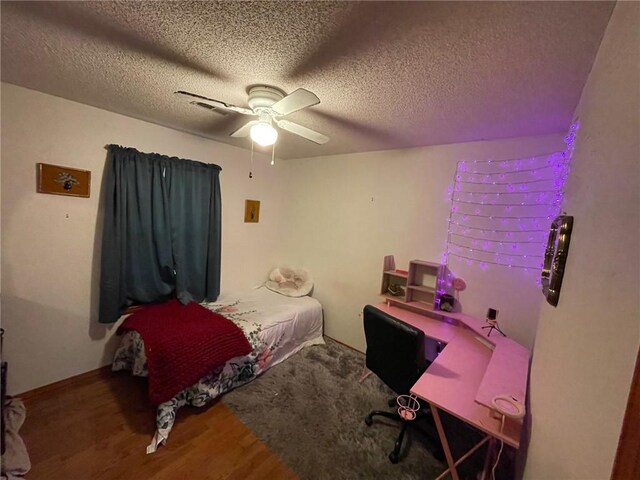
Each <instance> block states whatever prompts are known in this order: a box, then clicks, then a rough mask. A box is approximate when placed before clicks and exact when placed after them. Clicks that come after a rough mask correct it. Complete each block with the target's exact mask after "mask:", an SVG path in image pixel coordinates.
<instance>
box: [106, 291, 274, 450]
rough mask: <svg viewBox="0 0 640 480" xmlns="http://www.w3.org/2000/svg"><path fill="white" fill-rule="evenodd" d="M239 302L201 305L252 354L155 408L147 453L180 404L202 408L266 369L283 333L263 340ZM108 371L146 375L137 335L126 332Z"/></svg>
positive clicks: (158, 442) (168, 427)
mask: <svg viewBox="0 0 640 480" xmlns="http://www.w3.org/2000/svg"><path fill="white" fill-rule="evenodd" d="M238 303H239V301H236V302H235V303H231V304H228V303H227V304H220V303H203V304H202V305H203V306H205V307H206V308H208V309H209V310H211V311H213V312H216V313H219V314H221V315H224V316H225V317H226V318H228V319H230V320H231V321H233V322H234V323H235V324H236V325H238V327H240V328H241V329H242V331H243V332H244V334H245V336H246V337H247V339H248V340H249V343H250V344H251V347H252V348H253V350H252V352H251V353H250V354H249V355H246V356H243V357H236V358H233V359H231V360H229V361H228V362H227V363H225V364H224V365H223V366H220V367H219V368H217V369H216V370H214V371H212V372H211V373H210V374H208V375H207V376H205V377H203V378H202V379H200V380H199V381H198V383H196V384H195V385H193V386H191V387H189V388H186V389H185V390H183V391H181V392H180V393H178V394H177V395H176V396H175V397H173V398H172V399H171V400H169V401H168V402H164V403H162V404H160V405H158V408H157V411H156V427H157V430H156V433H155V435H154V437H153V441H152V442H151V444H150V445H149V446H148V447H147V453H153V452H155V451H156V449H157V448H158V447H159V446H160V445H162V444H163V443H164V442H166V440H167V438H168V437H169V432H170V431H171V428H172V427H173V424H174V422H175V418H176V413H177V411H178V410H179V409H180V408H181V407H182V406H184V405H192V406H195V407H202V406H204V405H206V404H207V403H209V402H211V401H212V400H213V399H215V398H216V397H218V396H220V395H222V394H223V393H225V392H228V391H229V390H231V389H233V388H236V387H239V386H240V385H243V384H245V383H247V382H249V381H251V380H253V379H254V378H256V377H257V376H258V375H259V374H260V373H262V372H263V371H264V370H266V369H267V368H268V367H269V365H270V362H271V359H272V356H273V352H274V351H275V350H276V349H277V348H278V346H279V344H280V341H281V339H282V336H283V334H279V335H278V337H277V338H275V339H274V338H270V339H265V338H263V336H262V335H261V333H262V325H260V324H259V323H257V322H255V321H252V320H251V319H250V318H248V317H251V316H252V314H254V313H255V312H256V311H255V310H242V309H239V308H238ZM112 370H114V371H117V370H131V373H132V374H133V375H138V376H147V375H148V370H147V361H146V355H145V351H144V342H143V341H142V338H141V337H140V335H139V334H138V333H137V332H134V331H131V332H127V333H126V334H125V335H124V336H123V339H122V343H121V344H120V347H119V348H118V350H117V351H116V353H115V356H114V360H113V364H112Z"/></svg>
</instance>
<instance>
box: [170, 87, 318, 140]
mask: <svg viewBox="0 0 640 480" xmlns="http://www.w3.org/2000/svg"><path fill="white" fill-rule="evenodd" d="M175 93H176V94H177V95H181V96H183V97H187V98H188V99H189V103H191V104H192V105H197V106H199V107H203V108H207V109H209V110H214V111H218V109H219V110H220V112H219V113H223V114H224V115H226V114H227V112H236V113H241V114H243V115H251V116H254V117H258V118H257V120H251V121H249V122H248V123H245V124H244V125H243V126H241V127H240V128H238V129H237V130H235V131H234V132H232V133H231V134H230V136H231V137H246V136H248V135H250V136H251V139H252V140H253V141H254V142H256V143H258V144H259V145H262V146H267V145H273V144H274V143H275V141H276V140H277V138H278V131H277V130H276V129H275V128H274V127H273V124H274V123H275V124H276V125H277V126H278V127H280V128H281V129H283V130H286V131H288V132H291V133H293V134H295V135H299V136H300V137H302V138H305V139H307V140H310V141H312V142H314V143H317V144H318V145H323V144H325V143H327V142H328V141H329V137H327V136H326V135H323V134H322V133H319V132H316V131H315V130H311V129H310V128H307V127H303V126H302V125H299V124H297V123H294V122H290V121H289V120H284V119H282V118H281V117H284V116H286V115H289V114H290V113H293V112H297V111H298V110H302V109H303V108H307V107H311V106H313V105H317V104H319V103H320V99H319V98H318V97H317V96H316V95H315V94H314V93H312V92H310V91H309V90H305V89H304V88H299V89H297V90H296V91H294V92H293V93H290V94H289V95H285V94H284V93H283V92H281V91H280V90H278V89H277V88H274V87H268V86H264V85H260V86H256V87H253V88H251V89H250V90H249V99H248V100H247V104H248V105H249V108H245V107H236V106H235V105H231V104H229V103H225V102H221V101H220V100H214V99H213V98H208V97H203V96H202V95H196V94H195V93H189V92H185V91H183V90H179V91H177V92H175Z"/></svg>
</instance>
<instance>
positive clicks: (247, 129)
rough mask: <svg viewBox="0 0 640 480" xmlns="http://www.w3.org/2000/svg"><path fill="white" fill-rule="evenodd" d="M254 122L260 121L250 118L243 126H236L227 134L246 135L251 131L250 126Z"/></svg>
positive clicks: (231, 135)
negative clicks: (236, 127)
mask: <svg viewBox="0 0 640 480" xmlns="http://www.w3.org/2000/svg"><path fill="white" fill-rule="evenodd" d="M256 123H260V122H258V120H251V121H250V122H248V123H245V124H244V125H243V126H241V127H240V128H238V129H237V130H236V131H234V132H231V133H230V134H229V136H230V137H246V136H247V135H249V133H250V131H251V127H253V126H254V125H255V124H256Z"/></svg>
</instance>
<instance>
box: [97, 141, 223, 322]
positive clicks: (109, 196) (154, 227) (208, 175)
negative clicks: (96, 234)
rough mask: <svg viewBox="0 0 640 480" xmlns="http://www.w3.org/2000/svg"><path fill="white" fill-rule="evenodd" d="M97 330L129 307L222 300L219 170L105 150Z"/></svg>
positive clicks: (173, 159) (114, 148)
mask: <svg viewBox="0 0 640 480" xmlns="http://www.w3.org/2000/svg"><path fill="white" fill-rule="evenodd" d="M107 150H108V154H107V165H106V170H105V175H106V179H105V189H106V191H105V200H104V228H103V234H102V266H101V273H100V315H99V321H100V322H101V323H113V322H115V321H116V320H117V319H118V317H119V316H120V314H121V312H122V311H123V310H124V309H125V308H127V307H128V306H130V305H134V304H145V303H155V302H161V301H164V300H167V299H169V298H171V297H174V296H175V297H177V298H178V299H179V300H180V301H181V302H182V303H188V302H190V301H194V300H195V301H197V302H201V301H203V300H208V301H213V300H216V299H217V298H218V295H219V293H220V252H221V197H220V179H219V174H220V167H219V166H217V165H213V164H207V163H201V162H194V161H192V160H184V159H180V158H176V157H168V156H165V155H159V154H156V153H142V152H139V151H137V150H136V149H134V148H125V147H120V146H117V145H109V146H108V147H107Z"/></svg>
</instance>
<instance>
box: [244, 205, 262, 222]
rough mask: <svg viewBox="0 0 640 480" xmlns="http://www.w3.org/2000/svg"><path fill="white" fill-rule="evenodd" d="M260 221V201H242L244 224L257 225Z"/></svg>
mask: <svg viewBox="0 0 640 480" xmlns="http://www.w3.org/2000/svg"><path fill="white" fill-rule="evenodd" d="M259 221H260V200H245V201H244V223H258V222H259Z"/></svg>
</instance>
